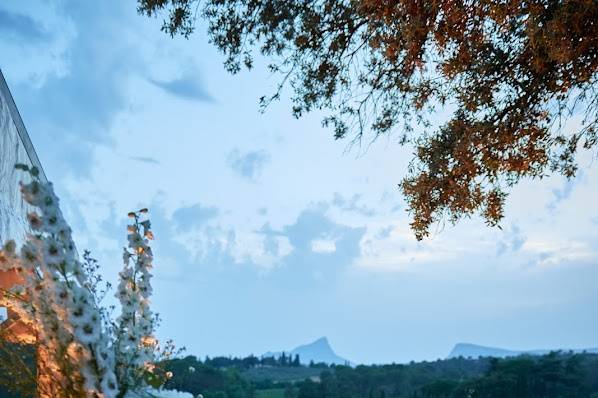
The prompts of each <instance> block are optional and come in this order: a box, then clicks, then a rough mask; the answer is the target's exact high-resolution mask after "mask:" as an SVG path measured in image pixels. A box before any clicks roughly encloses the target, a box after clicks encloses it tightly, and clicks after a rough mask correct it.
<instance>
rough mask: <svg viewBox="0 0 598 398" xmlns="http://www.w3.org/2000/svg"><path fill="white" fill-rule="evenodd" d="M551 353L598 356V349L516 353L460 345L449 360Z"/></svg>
mask: <svg viewBox="0 0 598 398" xmlns="http://www.w3.org/2000/svg"><path fill="white" fill-rule="evenodd" d="M550 351H565V352H569V351H572V352H575V353H582V352H587V353H591V354H598V348H587V349H583V350H570V349H555V350H528V351H514V350H505V349H503V348H495V347H485V346H481V345H476V344H468V343H459V344H457V345H455V347H453V350H452V351H451V353H450V354H449V356H448V357H449V358H456V357H463V358H479V357H495V358H507V357H516V356H518V355H524V354H525V355H546V354H548V353H549V352H550Z"/></svg>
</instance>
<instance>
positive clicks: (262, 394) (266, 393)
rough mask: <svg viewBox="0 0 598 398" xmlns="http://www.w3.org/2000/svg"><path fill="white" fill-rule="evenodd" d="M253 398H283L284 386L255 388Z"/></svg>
mask: <svg viewBox="0 0 598 398" xmlns="http://www.w3.org/2000/svg"><path fill="white" fill-rule="evenodd" d="M255 398H284V388H271V389H268V390H257V391H256V392H255Z"/></svg>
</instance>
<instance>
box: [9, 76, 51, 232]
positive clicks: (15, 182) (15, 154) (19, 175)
mask: <svg viewBox="0 0 598 398" xmlns="http://www.w3.org/2000/svg"><path fill="white" fill-rule="evenodd" d="M16 163H24V164H28V165H36V166H37V167H38V168H40V169H41V166H40V164H39V160H38V158H37V155H36V154H35V150H34V149H33V145H32V144H31V141H30V140H29V136H28V135H27V131H26V130H25V127H24V125H23V122H22V120H21V118H20V116H19V113H18V110H17V108H16V106H15V104H14V101H13V99H12V96H11V94H10V91H9V89H8V85H7V84H6V81H5V80H4V76H3V75H2V72H1V71H0V244H1V243H4V242H5V241H6V240H7V239H15V240H17V241H18V242H19V241H22V239H23V237H24V235H25V233H26V231H27V223H26V219H25V216H26V214H27V211H28V207H27V205H26V204H25V203H24V202H23V200H22V199H21V194H20V192H19V181H20V180H22V179H23V178H24V177H25V174H24V173H23V172H20V171H18V170H15V168H14V166H15V164H16ZM42 177H43V178H44V179H45V176H43V170H42Z"/></svg>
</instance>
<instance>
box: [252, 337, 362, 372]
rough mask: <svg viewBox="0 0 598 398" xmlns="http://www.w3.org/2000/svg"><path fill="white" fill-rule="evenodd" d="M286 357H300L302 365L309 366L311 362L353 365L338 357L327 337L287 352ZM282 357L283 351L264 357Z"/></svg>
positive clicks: (266, 354)
mask: <svg viewBox="0 0 598 398" xmlns="http://www.w3.org/2000/svg"><path fill="white" fill-rule="evenodd" d="M285 354H286V355H291V356H292V357H294V356H295V355H299V360H300V361H301V363H302V364H304V365H307V364H309V363H310V361H314V362H315V363H318V362H325V363H327V364H336V365H344V364H347V363H349V364H350V363H351V362H350V361H348V360H346V359H345V358H342V357H340V356H338V355H337V354H336V353H335V352H334V350H333V349H332V347H330V343H329V342H328V339H327V338H326V337H320V338H319V339H317V340H316V341H314V342H313V343H309V344H305V345H300V346H299V347H297V348H295V349H293V350H291V351H285ZM281 355H282V352H281V351H278V352H271V351H268V352H266V353H265V354H264V355H262V356H263V357H276V358H278V357H280V356H281Z"/></svg>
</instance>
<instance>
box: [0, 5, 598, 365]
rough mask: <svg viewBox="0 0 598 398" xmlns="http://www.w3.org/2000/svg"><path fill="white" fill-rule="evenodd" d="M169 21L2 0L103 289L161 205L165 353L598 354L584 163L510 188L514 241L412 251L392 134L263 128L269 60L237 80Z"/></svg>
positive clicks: (286, 115)
mask: <svg viewBox="0 0 598 398" xmlns="http://www.w3.org/2000/svg"><path fill="white" fill-rule="evenodd" d="M160 26H161V21H160V20H159V19H150V18H145V17H142V16H139V15H137V13H136V3H135V2H134V1H132V0H128V1H119V0H109V1H102V2H82V1H74V0H73V1H27V2H23V1H19V0H5V1H3V2H2V3H1V4H0V68H1V69H2V71H3V73H4V75H5V78H6V80H7V82H8V84H9V87H10V88H11V91H12V93H13V96H14V98H15V101H16V103H17V106H18V108H19V110H20V112H21V115H22V117H23V119H24V122H25V125H26V126H27V129H28V131H29V134H30V136H31V139H32V141H33V144H34V146H35V147H36V150H37V152H38V155H39V157H40V160H41V162H42V164H43V166H44V169H45V171H46V174H47V175H48V177H49V179H50V180H52V181H53V182H54V185H55V189H56V191H57V192H58V194H59V196H60V198H61V206H62V209H63V212H64V213H65V217H66V218H67V220H68V221H69V223H70V224H71V226H72V228H73V230H74V235H75V240H76V243H77V246H78V247H79V250H82V249H90V250H91V251H92V254H93V255H94V256H95V257H96V258H98V259H99V260H100V263H101V264H102V272H103V274H104V275H105V277H106V278H107V279H108V280H115V278H116V275H117V273H118V271H119V269H120V267H121V257H122V256H121V253H122V247H123V246H124V245H125V243H126V223H127V217H126V214H127V212H129V211H130V210H135V209H139V208H141V207H148V208H149V209H150V216H151V219H152V224H153V229H154V234H155V235H156V240H155V242H154V249H155V250H154V252H155V268H154V275H155V277H154V279H153V285H154V291H155V293H154V296H153V302H152V305H153V307H154V308H155V310H156V311H157V312H159V313H160V314H161V317H162V324H161V326H160V329H159V332H158V336H159V338H160V339H161V340H164V339H167V338H172V339H174V340H175V342H176V343H177V344H178V345H179V346H185V347H186V348H187V352H188V353H189V354H194V355H198V356H204V355H210V356H214V355H248V354H251V353H253V354H257V355H259V354H261V353H264V352H266V351H277V350H285V349H286V350H288V349H292V348H294V347H296V346H298V345H300V344H303V343H307V342H310V341H313V340H315V339H317V338H319V337H321V336H327V337H328V339H329V341H330V343H331V345H332V347H333V349H334V350H335V351H336V352H337V353H338V354H339V355H341V356H343V357H345V358H348V359H350V360H351V361H353V362H355V363H390V362H406V361H410V360H434V359H437V358H444V357H446V356H447V355H448V353H449V352H450V350H451V349H452V347H453V346H454V345H455V344H456V343H459V342H469V343H475V344H482V345H490V346H496V347H504V348H509V349H521V350H523V349H539V348H543V349H544V348H546V349H552V348H587V347H598V335H597V334H596V330H598V289H596V281H597V280H598V208H597V207H596V205H595V203H596V200H597V199H598V168H597V167H596V166H595V165H594V166H593V163H594V162H593V160H594V159H593V155H592V153H587V152H586V153H581V154H580V156H579V159H578V160H579V163H580V172H579V176H578V177H577V178H576V179H575V180H573V181H567V180H564V179H563V178H561V177H558V176H553V177H550V178H545V179H543V180H541V181H524V182H522V183H521V184H520V185H518V186H517V187H515V188H514V189H513V190H512V192H511V194H510V196H509V200H508V205H507V209H506V212H505V218H504V221H503V222H502V230H501V229H497V228H488V227H486V226H485V224H484V222H483V220H481V219H480V218H478V217H472V218H471V219H468V220H465V221H463V222H461V223H459V224H458V225H456V226H452V225H450V224H446V225H438V226H437V227H435V228H434V229H433V234H432V236H431V237H430V238H428V239H426V240H425V241H423V242H417V241H416V240H415V238H414V237H413V234H412V233H411V231H410V230H409V220H410V219H409V214H408V213H407V212H406V207H405V202H404V200H403V198H402V197H401V194H400V192H399V191H398V189H397V184H398V183H399V182H400V180H401V177H402V176H403V175H404V174H405V172H406V168H407V165H408V162H409V160H410V159H411V153H412V149H411V148H404V147H401V146H399V145H398V143H397V140H398V135H397V136H392V135H391V136H388V137H384V138H381V139H379V140H378V141H376V142H375V143H373V144H372V145H371V146H368V147H367V148H366V147H353V148H349V147H348V142H346V141H335V140H334V139H333V137H332V132H331V131H330V130H327V129H325V128H323V127H322V126H321V123H320V121H321V119H322V117H323V115H324V114H321V113H317V112H315V113H312V114H309V115H307V116H305V117H303V118H301V119H298V120H297V119H295V118H294V117H293V116H292V114H291V104H290V102H289V101H288V96H284V95H283V97H282V99H281V101H280V102H277V103H274V104H273V105H272V106H271V107H270V108H269V109H268V110H267V111H266V112H265V113H263V114H262V113H260V112H259V106H258V99H259V97H261V96H262V95H264V94H270V93H272V92H273V90H275V88H276V84H277V83H278V81H279V77H278V76H275V75H271V74H270V73H269V72H268V71H267V69H266V67H265V66H266V63H265V62H264V60H261V59H258V60H257V62H256V65H255V68H254V70H252V71H249V72H247V71H243V72H242V73H240V74H238V75H230V74H228V73H227V72H225V70H224V68H223V66H222V62H223V56H222V55H221V54H220V53H219V52H218V51H217V50H216V49H215V48H214V47H213V46H211V45H210V44H209V43H208V40H207V38H206V35H205V26H204V25H202V23H201V22H199V23H198V25H197V31H196V33H195V34H194V35H193V36H192V37H191V38H190V39H189V40H185V39H183V38H174V39H171V38H170V37H169V36H168V35H166V34H164V33H162V32H160ZM440 117H441V115H438V118H440ZM577 122H578V121H577V120H575V118H574V119H573V120H572V121H571V123H570V124H569V125H568V127H567V128H574V127H575V125H576V123H577Z"/></svg>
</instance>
